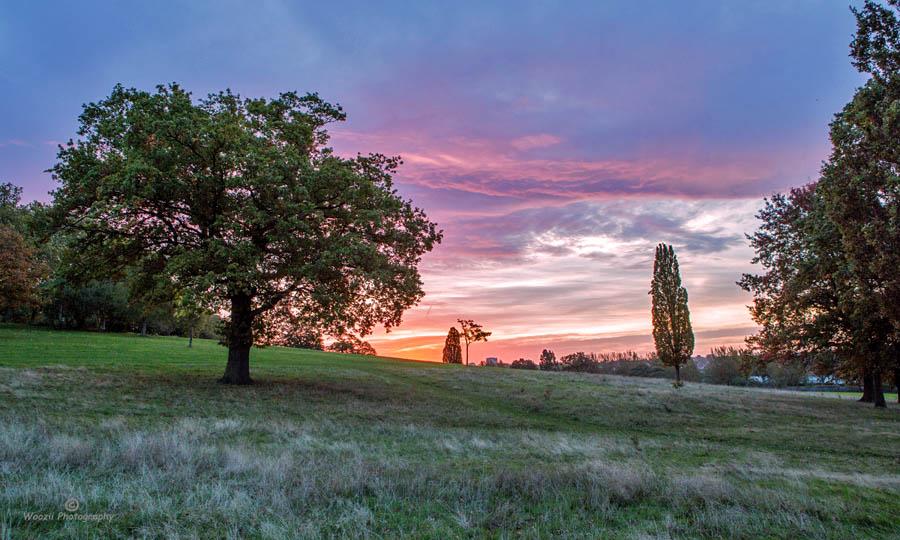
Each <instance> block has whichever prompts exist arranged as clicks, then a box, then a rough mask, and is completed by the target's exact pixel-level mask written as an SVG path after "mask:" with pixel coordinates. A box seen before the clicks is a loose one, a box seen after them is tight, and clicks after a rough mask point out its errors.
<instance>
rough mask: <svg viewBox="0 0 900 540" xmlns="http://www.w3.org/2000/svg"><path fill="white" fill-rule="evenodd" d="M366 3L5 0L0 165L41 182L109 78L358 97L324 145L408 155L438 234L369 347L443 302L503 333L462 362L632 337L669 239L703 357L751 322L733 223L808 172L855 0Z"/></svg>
mask: <svg viewBox="0 0 900 540" xmlns="http://www.w3.org/2000/svg"><path fill="white" fill-rule="evenodd" d="M376 4H378V3H358V4H355V5H353V6H344V7H342V8H340V9H332V8H326V7H324V6H320V7H318V8H316V9H309V8H301V7H300V6H296V7H294V6H292V5H291V4H290V3H281V2H264V3H262V4H261V5H260V7H259V9H258V10H252V11H251V10H247V9H246V7H243V8H240V9H227V8H226V9H218V10H208V9H204V8H202V7H200V5H199V4H193V3H192V4H189V5H187V6H182V7H180V8H178V9H179V10H182V11H184V13H179V16H178V17H172V16H171V14H170V13H167V12H166V10H165V9H161V8H159V7H158V6H155V5H150V4H148V5H147V6H146V7H144V8H140V9H144V10H145V12H144V13H143V14H142V15H141V16H140V17H133V15H129V18H128V20H125V19H124V18H122V17H124V16H120V15H118V14H116V13H115V12H114V10H109V11H105V12H104V14H103V15H102V17H95V16H94V15H96V14H94V15H91V16H90V18H89V15H87V14H86V11H85V10H82V9H81V7H80V5H79V4H69V5H64V6H60V7H58V8H57V9H55V11H54V12H53V13H52V14H49V15H48V14H47V13H44V12H43V11H42V10H41V9H39V8H38V7H35V6H29V5H27V3H18V4H16V3H9V4H7V5H6V6H5V7H3V8H0V13H2V14H3V17H0V46H2V50H3V53H4V58H6V59H7V60H8V62H7V63H6V64H5V65H4V66H2V67H0V81H2V85H3V87H4V90H3V93H4V99H3V100H2V103H0V113H2V115H3V118H4V121H3V123H2V124H0V163H2V167H0V175H2V176H0V179H2V180H3V181H11V182H13V183H16V184H18V185H23V186H24V187H25V192H24V196H25V199H27V200H31V199H38V200H42V201H47V200H49V196H48V195H47V192H48V191H49V190H51V189H53V188H54V184H53V182H52V180H51V179H50V177H49V175H48V174H46V173H44V172H42V171H44V170H45V169H47V168H48V167H50V166H51V165H52V164H53V162H54V155H55V145H56V144H57V142H58V141H65V140H68V138H70V137H72V136H73V134H74V132H75V125H76V120H77V116H78V114H79V113H80V111H81V105H82V103H85V102H89V101H93V100H96V99H98V98H99V97H100V96H104V95H107V94H108V93H109V91H110V89H111V88H112V87H113V85H114V84H116V83H119V82H121V83H123V84H124V85H126V86H135V87H138V88H145V89H150V88H152V86H153V85H156V84H159V83H166V82H170V81H173V80H174V81H177V82H178V83H179V84H181V85H182V86H183V87H185V88H188V89H191V90H193V91H194V92H195V94H198V95H201V94H203V93H205V92H212V91H218V90H221V89H224V88H231V89H232V90H234V91H235V92H238V93H241V94H242V95H246V96H273V95H276V94H277V93H278V92H281V91H287V90H298V91H300V92H306V91H310V92H318V93H319V94H320V95H321V96H322V97H323V98H324V99H326V100H329V101H332V102H336V103H340V104H341V105H342V106H343V107H344V109H345V111H346V112H347V114H348V121H347V122H345V123H343V124H341V125H335V126H332V127H331V128H330V130H329V131H330V133H331V135H332V145H333V147H334V148H335V150H336V152H338V153H339V154H345V155H355V154H356V152H362V153H368V152H380V153H384V154H387V155H400V156H402V158H403V160H404V165H403V166H402V167H401V168H400V171H399V174H398V175H397V176H396V178H395V181H396V184H397V188H398V190H399V191H400V193H402V194H403V195H404V196H405V197H408V198H411V199H412V200H413V201H414V203H415V205H416V206H418V207H421V208H423V209H425V211H426V212H427V214H428V216H429V217H430V218H432V219H433V220H435V221H436V222H437V223H438V224H439V226H440V228H441V229H443V231H444V240H443V242H442V244H441V245H439V246H438V247H437V248H436V249H435V250H434V251H432V252H431V253H429V254H427V255H426V256H425V257H424V259H423V261H422V264H421V266H420V271H421V274H422V278H423V281H424V289H425V292H426V296H425V298H424V299H423V300H422V302H421V303H420V305H419V306H417V307H415V308H413V309H411V310H409V311H408V312H407V314H406V315H405V317H404V323H403V324H402V325H401V326H400V327H399V328H397V329H395V330H394V331H392V332H391V333H389V334H386V333H385V332H384V331H383V330H379V331H376V333H375V334H374V335H373V336H370V337H368V338H367V339H368V340H369V341H370V342H371V343H372V345H373V346H374V347H375V348H376V349H377V351H378V353H379V354H380V355H384V356H396V357H403V358H412V359H422V360H440V356H441V348H442V346H443V342H444V338H445V336H446V334H447V330H448V329H449V328H450V326H452V325H455V324H456V319H458V318H465V319H474V320H475V321H477V322H478V323H480V324H482V325H484V327H485V329H486V330H489V331H491V332H493V335H492V336H491V337H490V338H489V341H488V342H487V343H478V344H475V345H473V346H472V348H471V357H472V360H473V361H480V360H483V359H484V357H486V356H497V357H500V358H501V359H503V360H504V361H512V360H514V359H517V358H519V357H525V358H531V359H537V358H538V356H539V355H540V352H541V350H542V349H544V348H549V349H553V350H554V351H556V353H557V355H562V354H567V353H571V352H575V351H586V352H607V351H623V350H627V349H630V350H636V351H639V352H648V351H650V350H652V348H653V342H652V337H651V334H650V329H651V324H650V298H649V296H648V295H647V291H648V290H649V283H650V278H651V272H652V269H653V256H654V247H655V246H656V244H658V243H660V242H666V243H669V244H673V245H674V246H675V250H676V253H677V255H678V258H679V262H680V264H681V275H682V277H683V279H684V282H685V285H686V287H687V290H688V292H689V294H690V309H691V315H692V320H693V326H694V330H695V332H696V337H697V346H696V353H698V354H705V353H706V352H708V351H709V349H710V348H711V347H713V346H717V345H738V344H741V343H742V342H743V339H744V337H745V336H747V335H748V334H750V333H752V332H754V331H755V326H754V325H753V323H752V321H751V320H750V317H749V315H748V312H747V309H746V304H748V303H750V297H749V295H748V294H747V293H744V292H743V291H741V290H740V289H739V288H738V286H737V285H736V284H735V282H736V281H737V280H738V279H740V277H741V274H742V273H743V272H748V271H753V266H752V265H751V264H750V260H751V258H752V255H753V253H752V250H751V249H750V248H749V247H748V245H747V242H746V240H745V238H744V235H745V234H746V233H750V232H752V231H753V230H754V229H755V228H756V227H757V223H756V219H755V218H754V215H755V213H756V212H757V210H758V209H759V208H760V206H761V204H762V199H763V197H765V196H768V195H770V194H771V193H773V192H774V191H778V190H784V189H786V188H788V187H790V186H794V185H800V184H804V183H806V182H808V181H811V180H813V179H815V177H816V176H817V174H818V170H819V167H820V164H821V161H822V160H823V159H824V158H825V157H826V154H827V150H828V141H827V137H826V134H827V131H826V129H825V127H824V126H826V125H827V123H828V121H829V119H830V117H831V115H832V114H833V113H834V112H835V111H837V110H839V108H840V107H841V105H842V103H844V102H845V101H846V99H847V96H849V95H851V94H852V91H853V88H854V87H855V86H857V85H858V84H859V82H860V80H859V76H858V74H856V72H855V71H854V70H853V68H852V66H851V65H850V63H849V62H848V61H847V59H846V57H847V42H848V36H850V34H851V33H852V31H853V20H852V17H850V16H849V13H848V10H847V8H846V5H845V4H843V3H840V2H837V3H835V2H830V1H829V2H826V1H821V2H819V1H810V2H787V3H778V2H772V3H770V4H771V5H769V6H762V5H757V4H758V3H740V4H733V3H722V2H716V1H712V0H709V1H702V2H691V3H689V5H681V6H679V8H678V10H677V13H673V11H675V10H674V8H672V5H671V4H670V3H668V2H662V1H658V2H650V3H649V5H648V3H646V2H645V3H643V4H642V5H641V6H640V7H629V6H628V5H627V4H626V3H624V2H623V3H621V5H620V6H618V8H617V9H616V10H615V11H614V10H611V9H606V7H605V3H584V4H583V5H581V6H580V8H579V9H577V10H576V9H565V10H563V9H562V8H558V7H555V6H554V4H552V3H547V4H542V3H518V2H516V3H509V4H507V5H505V6H504V5H500V4H492V5H491V6H485V5H483V4H482V3H478V2H473V3H469V4H468V5H462V4H457V3H453V4H452V5H451V4H446V5H443V4H434V5H431V6H430V7H429V6H428V5H426V3H410V4H400V3H398V4H394V5H387V6H380V7H379V6H377V5H376ZM748 4H749V5H748ZM136 9H138V8H136ZM169 9H171V10H175V8H174V7H170V8H169ZM201 13H202V14H203V16H204V17H201V16H200V15H201ZM399 15H402V16H399ZM208 17H212V19H211V20H210V19H209V18H208ZM26 21H27V22H29V24H25V23H24V22H26ZM38 21H40V22H38ZM101 28H102V30H101ZM227 28H231V29H233V30H232V32H231V34H232V35H233V39H231V40H228V41H222V40H220V39H217V38H214V37H213V36H222V35H227V34H228V32H226V31H225V29H227ZM212 29H215V31H212ZM275 30H277V31H275ZM58 56H61V57H64V58H65V60H66V62H65V67H60V63H59V62H55V61H53V58H56V57H58Z"/></svg>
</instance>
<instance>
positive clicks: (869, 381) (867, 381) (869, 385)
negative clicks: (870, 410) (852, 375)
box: [858, 371, 875, 403]
mask: <svg viewBox="0 0 900 540" xmlns="http://www.w3.org/2000/svg"><path fill="white" fill-rule="evenodd" d="M858 401H860V402H862V403H872V402H873V401H875V382H874V379H873V377H872V372H870V371H865V372H864V373H863V395H862V397H861V398H859V400H858Z"/></svg>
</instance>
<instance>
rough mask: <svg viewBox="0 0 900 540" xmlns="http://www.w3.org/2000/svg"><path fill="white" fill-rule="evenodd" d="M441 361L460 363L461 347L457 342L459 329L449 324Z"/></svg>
mask: <svg viewBox="0 0 900 540" xmlns="http://www.w3.org/2000/svg"><path fill="white" fill-rule="evenodd" d="M443 362H444V363H448V364H462V347H461V346H460V344H459V331H457V330H456V327H454V326H451V327H450V331H449V332H447V341H445V342H444V356H443Z"/></svg>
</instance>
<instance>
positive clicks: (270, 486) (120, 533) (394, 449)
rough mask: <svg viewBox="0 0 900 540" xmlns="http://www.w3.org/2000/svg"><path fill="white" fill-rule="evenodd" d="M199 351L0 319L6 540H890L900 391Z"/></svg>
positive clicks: (899, 520) (899, 479)
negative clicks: (859, 392) (860, 398)
mask: <svg viewBox="0 0 900 540" xmlns="http://www.w3.org/2000/svg"><path fill="white" fill-rule="evenodd" d="M194 343H195V346H194V348H193V349H188V348H187V347H186V345H187V341H186V340H184V339H177V338H160V337H151V338H140V337H137V336H125V335H109V334H91V333H64V332H51V331H42V330H33V329H23V328H16V327H0V407H2V411H0V481H2V501H0V538H38V537H39V538H87V537H103V538H117V537H120V538H130V537H147V538H191V537H201V538H225V537H228V538H289V537H305V538H321V537H349V538H603V537H608V538H685V537H688V538H692V537H706V538H719V537H723V536H724V537H741V538H758V537H764V538H842V539H844V538H900V512H898V508H900V411H898V409H897V406H896V404H893V403H892V404H890V405H889V409H888V410H882V411H878V410H874V409H873V408H872V407H871V406H868V405H861V404H858V403H855V402H854V401H852V400H848V399H836V398H823V397H820V396H814V395H813V396H811V395H804V394H800V393H787V392H776V391H766V390H752V389H738V388H728V387H713V386H701V385H696V384H688V385H687V386H686V387H685V388H682V389H677V390H676V389H674V388H672V386H671V384H670V383H669V382H666V381H657V380H647V379H629V378H619V377H612V376H592V375H580V374H565V373H540V372H527V371H515V370H505V369H489V368H465V367H462V366H450V365H441V364H428V363H421V362H410V361H404V360H396V359H388V358H374V357H359V356H354V355H338V354H330V353H319V352H308V351H299V350H292V349H281V348H269V349H262V350H254V351H253V353H252V355H251V375H252V376H253V377H254V378H255V380H256V381H257V384H256V385H254V386H251V387H224V386H220V385H218V384H216V383H215V382H214V381H215V379H216V377H218V376H219V375H220V374H221V372H222V370H223V369H224V362H225V351H224V349H223V348H221V347H220V346H218V345H216V344H215V343H214V342H211V341H204V340H195V342H194ZM69 499H74V500H76V501H78V505H79V509H78V510H76V511H75V512H73V513H70V512H66V511H65V509H64V505H65V503H66V501H67V500H69ZM70 504H71V502H70ZM28 512H36V513H39V514H50V515H51V516H50V517H52V518H53V520H50V521H29V520H26V518H25V515H26V513H28ZM60 513H62V514H63V515H96V514H111V519H108V520H103V521H94V522H90V521H79V520H75V519H69V520H68V521H63V520H60V519H58V518H59V517H61V516H60V515H59V514H60Z"/></svg>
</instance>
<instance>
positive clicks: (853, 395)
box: [809, 392, 897, 403]
mask: <svg viewBox="0 0 900 540" xmlns="http://www.w3.org/2000/svg"><path fill="white" fill-rule="evenodd" d="M809 393H810V394H812V395H815V396H819V397H831V398H837V399H851V400H854V399H859V398H861V397H862V392H809ZM884 399H885V400H886V401H892V402H895V403H896V402H897V394H896V393H893V394H892V393H890V392H885V393H884Z"/></svg>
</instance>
